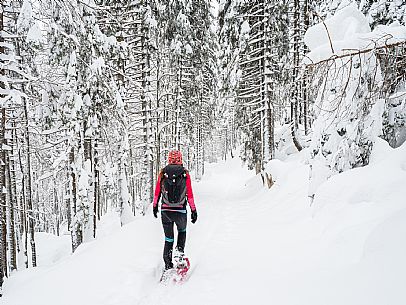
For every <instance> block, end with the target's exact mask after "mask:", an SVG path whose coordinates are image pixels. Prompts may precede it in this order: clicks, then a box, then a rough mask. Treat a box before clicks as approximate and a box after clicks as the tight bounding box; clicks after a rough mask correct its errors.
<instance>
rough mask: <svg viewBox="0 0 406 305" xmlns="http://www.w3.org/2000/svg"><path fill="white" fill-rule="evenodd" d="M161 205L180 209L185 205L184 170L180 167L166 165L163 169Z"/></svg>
mask: <svg viewBox="0 0 406 305" xmlns="http://www.w3.org/2000/svg"><path fill="white" fill-rule="evenodd" d="M161 189H162V203H164V204H166V205H169V206H171V207H175V206H176V207H182V206H183V205H184V204H185V203H186V170H185V168H184V167H183V166H182V165H173V164H171V165H167V166H166V167H165V168H164V169H163V177H162V186H161Z"/></svg>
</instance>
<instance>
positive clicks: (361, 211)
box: [0, 141, 406, 305]
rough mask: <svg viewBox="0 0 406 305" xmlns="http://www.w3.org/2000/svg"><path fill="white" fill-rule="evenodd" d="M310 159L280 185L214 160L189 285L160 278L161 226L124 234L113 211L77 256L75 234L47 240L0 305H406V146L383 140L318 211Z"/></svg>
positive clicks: (200, 189)
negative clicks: (32, 265)
mask: <svg viewBox="0 0 406 305" xmlns="http://www.w3.org/2000/svg"><path fill="white" fill-rule="evenodd" d="M306 163H307V152H306V151H303V152H301V153H299V154H295V155H291V156H289V157H287V159H286V160H285V161H280V160H273V161H271V164H270V165H269V167H268V169H267V170H268V171H269V172H271V173H272V175H273V177H274V179H275V185H274V186H273V187H272V188H271V190H267V189H266V188H264V187H262V183H261V179H260V177H258V176H255V175H254V173H253V172H249V171H247V170H246V169H244V168H243V167H242V165H241V162H240V161H239V160H237V159H236V158H235V159H231V160H228V161H227V162H222V163H220V164H210V165H208V167H207V169H206V174H205V176H204V178H203V180H202V181H201V182H199V183H196V182H195V183H194V188H195V198H196V204H197V208H198V212H199V218H198V221H197V223H196V224H195V225H192V224H191V223H190V222H189V224H188V240H187V244H186V250H187V253H188V255H189V256H190V258H191V262H192V269H191V271H190V278H189V280H188V281H187V282H186V283H184V284H183V285H176V286H173V285H169V286H162V285H160V284H159V283H158V269H159V266H160V264H161V251H162V246H163V233H162V229H161V224H160V220H156V219H154V218H153V216H152V212H151V211H149V212H151V213H149V214H148V215H147V216H146V217H143V218H138V219H136V220H135V221H133V222H131V223H129V224H127V225H125V226H124V227H123V228H120V226H119V220H118V217H117V216H116V215H115V214H114V213H113V212H111V213H110V214H108V215H106V216H105V217H104V219H103V221H102V223H101V229H100V231H99V235H98V238H97V240H96V241H93V242H89V243H86V244H84V245H82V246H80V247H79V248H78V250H77V251H76V253H75V254H73V255H70V254H69V250H70V245H69V236H64V237H62V238H55V237H52V236H48V235H46V234H38V238H37V239H38V250H39V256H40V259H39V264H40V266H39V267H38V268H36V269H30V270H24V271H18V272H17V273H15V274H13V275H12V276H11V277H10V278H9V279H7V280H6V282H5V287H4V297H3V298H2V299H0V303H1V304H7V305H26V304H29V305H54V304H59V305H65V304H69V305H73V304H75V305H82V304H83V305H93V304H94V305H115V304H117V305H118V304H120V305H127V304H128V305H129V304H140V305H141V304H144V305H160V304H165V305H171V304H176V305H182V304H188V305H191V304H193V305H200V304H202V305H203V304H204V305H208V304H221V305H235V304H247V303H250V304H276V305H281V304H288V305H295V304H301V305H303V304H309V305H310V304H311V305H327V304H329V305H335V304H337V305H338V304H340V305H343V304H345V305H352V304H353V305H364V304H365V305H374V304H376V305H384V304H388V305H397V304H399V305H400V304H402V305H403V304H406V290H405V289H404V285H405V283H406V261H405V259H404V258H405V257H406V244H405V240H406V200H405V198H406V189H405V182H406V144H404V145H403V146H401V147H399V148H398V149H395V150H394V149H391V148H389V147H388V146H387V145H386V143H385V142H383V141H379V142H378V143H377V145H376V146H375V149H374V151H373V155H372V158H371V165H369V166H367V167H364V168H358V169H354V170H350V171H348V172H345V173H343V174H339V175H336V176H333V177H332V178H330V179H329V180H328V181H327V182H325V183H324V184H322V185H321V186H320V187H319V189H318V191H317V193H316V196H315V199H314V201H313V203H312V205H311V206H310V201H309V199H308V197H307V194H308V175H309V170H308V165H306Z"/></svg>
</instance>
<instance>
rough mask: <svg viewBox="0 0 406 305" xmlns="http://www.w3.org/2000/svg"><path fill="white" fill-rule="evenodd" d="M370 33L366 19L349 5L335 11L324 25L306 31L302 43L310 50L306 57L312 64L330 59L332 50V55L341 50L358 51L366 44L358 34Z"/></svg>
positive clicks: (320, 24) (317, 25) (353, 6)
mask: <svg viewBox="0 0 406 305" xmlns="http://www.w3.org/2000/svg"><path fill="white" fill-rule="evenodd" d="M326 27H327V30H326ZM370 32H371V28H370V26H369V23H368V20H367V18H366V17H365V16H364V15H363V14H362V13H361V12H360V11H359V10H358V9H357V7H356V5H355V4H351V5H349V6H347V7H345V8H343V9H341V10H339V11H337V13H336V14H335V15H334V16H333V17H331V18H328V19H326V20H325V21H324V23H323V22H321V23H318V24H316V25H314V26H312V27H310V28H309V29H308V30H307V32H306V34H305V36H304V41H305V44H306V45H307V46H308V47H309V48H310V50H311V52H310V53H309V54H308V55H307V56H308V57H309V58H310V59H311V60H312V61H313V62H317V61H320V60H323V59H326V58H329V57H331V55H333V50H334V54H337V53H339V52H341V51H342V50H343V49H359V47H360V45H363V44H365V43H368V41H364V40H363V39H361V38H360V37H359V34H360V33H370ZM329 36H330V37H329ZM330 42H331V44H332V47H333V50H331V45H330Z"/></svg>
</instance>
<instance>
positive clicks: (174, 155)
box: [168, 150, 183, 165]
mask: <svg viewBox="0 0 406 305" xmlns="http://www.w3.org/2000/svg"><path fill="white" fill-rule="evenodd" d="M168 163H169V164H178V165H182V164H183V162H182V153H181V152H180V151H179V150H171V151H170V152H169V154H168Z"/></svg>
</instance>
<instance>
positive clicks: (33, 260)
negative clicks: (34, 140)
mask: <svg viewBox="0 0 406 305" xmlns="http://www.w3.org/2000/svg"><path fill="white" fill-rule="evenodd" d="M24 116H25V143H26V145H27V183H26V186H27V210H28V211H27V212H28V230H29V234H30V245H31V263H32V266H33V267H36V266H37V251H36V248H35V238H34V237H35V236H34V230H35V224H34V209H33V204H32V186H31V181H32V176H31V144H30V134H29V130H28V105H27V100H26V99H25V98H24Z"/></svg>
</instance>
